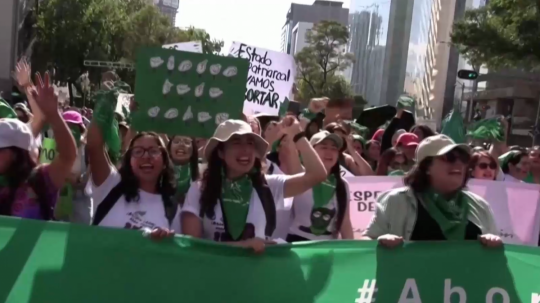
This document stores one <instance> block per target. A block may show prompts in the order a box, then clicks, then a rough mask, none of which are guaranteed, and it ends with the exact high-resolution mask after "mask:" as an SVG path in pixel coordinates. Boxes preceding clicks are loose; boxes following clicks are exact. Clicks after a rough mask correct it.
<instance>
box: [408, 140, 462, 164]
mask: <svg viewBox="0 0 540 303" xmlns="http://www.w3.org/2000/svg"><path fill="white" fill-rule="evenodd" d="M455 148H459V149H461V150H463V151H464V152H466V153H468V154H470V153H471V149H470V147H469V146H468V145H466V144H456V143H455V142H454V141H453V140H452V139H450V137H448V136H445V135H436V136H431V137H427V138H425V139H424V140H422V142H420V144H419V145H418V148H417V149H416V163H420V162H422V160H424V159H425V158H428V157H438V156H442V155H446V154H447V153H448V152H450V151H451V150H453V149H455Z"/></svg>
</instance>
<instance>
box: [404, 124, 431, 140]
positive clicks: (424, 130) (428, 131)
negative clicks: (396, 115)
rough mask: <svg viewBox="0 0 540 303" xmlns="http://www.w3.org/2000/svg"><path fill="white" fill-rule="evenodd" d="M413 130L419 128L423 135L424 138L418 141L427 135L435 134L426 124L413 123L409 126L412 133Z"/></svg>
mask: <svg viewBox="0 0 540 303" xmlns="http://www.w3.org/2000/svg"><path fill="white" fill-rule="evenodd" d="M415 130H419V131H420V132H421V133H422V134H423V136H424V138H420V141H422V140H424V139H425V138H427V137H431V136H435V135H436V134H437V133H435V132H434V131H433V130H432V129H431V128H430V127H429V126H427V125H415V126H413V127H412V128H411V131H410V132H411V133H414V131H415Z"/></svg>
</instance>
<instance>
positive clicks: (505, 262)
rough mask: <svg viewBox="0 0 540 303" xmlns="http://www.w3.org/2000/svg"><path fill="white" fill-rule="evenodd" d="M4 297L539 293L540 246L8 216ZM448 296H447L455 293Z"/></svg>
mask: <svg viewBox="0 0 540 303" xmlns="http://www.w3.org/2000/svg"><path fill="white" fill-rule="evenodd" d="M0 260H1V266H0V302H17V303H25V302H43V303H51V302H54V303H86V302H87V303H96V302H99V303H108V302H110V303H119V302H129V303H136V302H141V303H142V302H144V303H148V302H181V303H187V302H190V303H191V302H193V303H216V302H230V303H243V302H246V303H248V302H249V303H270V302H272V303H274V302H279V303H281V302H284V303H289V302H290V303H304V302H305V303H312V302H328V303H342V302H345V303H346V302H350V303H370V302H384V303H386V302H388V303H396V302H398V303H413V302H414V303H420V302H423V303H439V302H470V303H478V302H489V303H491V302H508V303H510V302H512V303H517V302H522V303H525V302H527V303H529V302H531V303H538V302H540V295H538V293H540V250H539V249H538V248H531V247H518V246H512V245H507V246H506V247H505V248H504V249H502V248H501V249H488V248H484V247H482V246H481V245H480V244H479V243H477V242H469V243H464V242H459V243H458V242H454V243H451V242H445V243H410V244H407V245H405V246H404V247H403V248H398V249H394V250H389V249H385V248H381V247H378V246H377V243H375V242H373V241H369V242H366V241H333V242H317V243H315V242H314V243H307V244H299V245H294V246H289V245H280V246H274V247H271V248H268V249H267V251H266V252H265V253H264V254H262V255H254V254H253V253H251V252H249V251H246V250H243V249H241V248H235V247H228V246H226V245H222V244H216V243H210V242H203V241H198V240H191V239H188V238H182V237H177V238H175V239H170V240H166V241H162V242H160V243H157V242H153V241H152V240H150V239H147V238H143V236H142V235H141V233H140V232H138V231H132V230H120V229H106V228H98V227H88V226H80V225H75V224H71V225H70V224H62V223H46V222H40V221H34V220H21V219H13V218H3V219H0ZM460 297H461V300H460ZM446 298H450V299H446Z"/></svg>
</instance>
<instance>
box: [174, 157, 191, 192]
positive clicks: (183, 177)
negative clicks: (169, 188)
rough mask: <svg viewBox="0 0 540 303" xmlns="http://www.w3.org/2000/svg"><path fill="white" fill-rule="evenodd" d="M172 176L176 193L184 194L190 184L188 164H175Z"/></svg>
mask: <svg viewBox="0 0 540 303" xmlns="http://www.w3.org/2000/svg"><path fill="white" fill-rule="evenodd" d="M174 176H175V178H176V183H177V187H176V193H177V194H181V195H184V194H186V193H187V192H188V190H189V187H190V186H191V168H190V165H189V164H186V165H175V166H174Z"/></svg>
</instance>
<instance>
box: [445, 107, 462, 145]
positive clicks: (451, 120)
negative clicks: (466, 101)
mask: <svg viewBox="0 0 540 303" xmlns="http://www.w3.org/2000/svg"><path fill="white" fill-rule="evenodd" d="M441 134H443V135H447V136H448V137H450V138H451V139H452V140H454V142H456V143H458V144H461V143H465V141H466V140H465V123H464V122H463V117H462V116H461V113H460V112H459V110H456V109H454V110H452V111H451V112H450V113H449V114H448V115H447V116H446V117H445V118H444V120H443V121H442V131H441Z"/></svg>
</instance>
